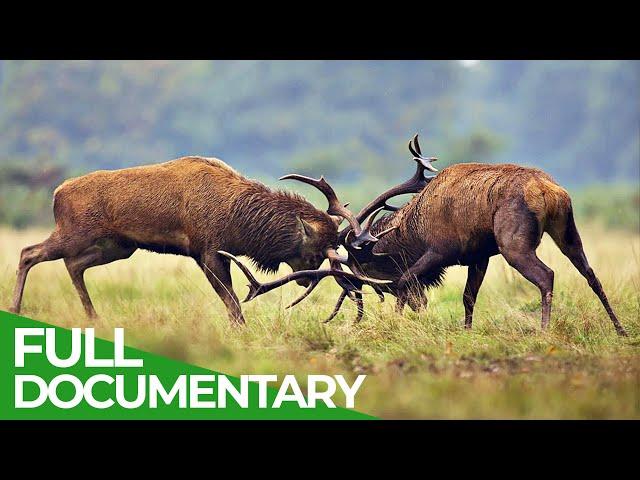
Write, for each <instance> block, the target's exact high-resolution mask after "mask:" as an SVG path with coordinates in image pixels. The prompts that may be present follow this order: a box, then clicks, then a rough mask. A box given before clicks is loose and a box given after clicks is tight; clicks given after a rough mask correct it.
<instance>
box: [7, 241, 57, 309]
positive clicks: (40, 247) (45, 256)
mask: <svg viewBox="0 0 640 480" xmlns="http://www.w3.org/2000/svg"><path fill="white" fill-rule="evenodd" d="M62 257H63V243H62V242H61V240H60V238H59V236H58V234H57V232H54V233H52V234H51V236H49V238H48V239H46V240H45V241H44V242H42V243H38V244H36V245H31V246H28V247H25V248H24V249H23V250H22V252H21V253H20V263H19V264H18V275H17V277H18V278H17V281H16V286H15V289H14V291H13V302H12V304H11V307H10V308H9V310H10V311H11V312H14V313H20V306H21V304H22V296H23V294H24V286H25V283H26V281H27V275H28V274H29V270H31V268H33V267H34V266H35V265H37V264H38V263H41V262H48V261H50V260H57V259H59V258H62Z"/></svg>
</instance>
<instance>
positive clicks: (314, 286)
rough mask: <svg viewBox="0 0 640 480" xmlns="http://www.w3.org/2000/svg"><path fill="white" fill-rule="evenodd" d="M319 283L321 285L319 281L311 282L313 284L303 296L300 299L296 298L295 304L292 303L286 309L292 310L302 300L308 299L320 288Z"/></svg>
mask: <svg viewBox="0 0 640 480" xmlns="http://www.w3.org/2000/svg"><path fill="white" fill-rule="evenodd" d="M319 283H320V282H319V281H318V282H311V284H310V285H309V286H308V287H307V289H306V290H305V292H304V293H303V294H302V295H300V296H299V297H298V298H296V299H295V300H294V301H293V302H291V303H290V304H289V305H287V306H286V307H284V308H291V307H294V306H296V305H297V304H299V303H300V302H301V301H302V300H304V299H305V298H307V297H308V296H309V294H310V293H311V292H313V290H314V289H315V288H316V287H317V286H318V284H319Z"/></svg>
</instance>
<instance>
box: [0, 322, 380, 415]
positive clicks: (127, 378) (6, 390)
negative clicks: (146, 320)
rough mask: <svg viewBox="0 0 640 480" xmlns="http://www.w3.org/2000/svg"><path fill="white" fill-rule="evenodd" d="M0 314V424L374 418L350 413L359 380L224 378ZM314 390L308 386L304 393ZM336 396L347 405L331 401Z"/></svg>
mask: <svg viewBox="0 0 640 480" xmlns="http://www.w3.org/2000/svg"><path fill="white" fill-rule="evenodd" d="M124 335H125V332H124V330H122V329H115V331H114V341H113V342H111V341H107V340H103V339H99V338H95V337H94V335H93V329H79V328H77V329H75V328H74V329H71V330H69V329H65V328H61V327H56V326H53V325H49V324H46V323H43V322H39V321H35V320H31V319H28V318H25V317H21V316H18V315H13V314H11V313H8V312H1V311H0V419H33V420H48V419H65V420H67V419H105V420H109V419H156V420H163V419H167V420H169V419H182V420H189V419H194V420H195V419H201V420H205V419H212V420H213V419H239V420H243V419H247V420H249V419H273V420H275V419H317V420H322V419H327V420H328V419H332V420H336V419H344V420H347V419H349V420H356V419H373V418H374V417H371V416H369V415H365V414H362V413H359V412H357V411H355V410H353V409H352V405H349V402H350V401H351V403H354V400H355V399H356V398H357V391H358V389H359V388H360V387H361V386H362V384H363V383H364V380H365V376H364V375H361V376H359V377H358V378H356V379H355V380H354V381H348V380H347V379H344V378H343V377H342V376H341V375H334V376H329V375H309V376H308V377H307V392H306V395H303V392H302V389H301V387H300V386H299V385H298V382H297V380H296V378H295V377H294V376H293V375H286V376H282V377H280V378H279V377H277V376H276V375H241V376H240V377H233V376H229V375H225V374H221V373H218V372H214V371H211V370H208V369H205V368H202V367H197V366H195V365H189V364H187V363H183V362H179V361H175V360H172V359H169V358H165V357H162V356H159V355H155V354H153V353H149V352H144V351H141V350H138V349H135V348H131V347H127V346H125V345H124V342H125V337H124ZM312 387H313V388H312ZM338 389H341V390H342V392H343V393H344V397H345V398H346V399H347V405H346V406H347V407H351V408H342V407H338V406H335V404H334V403H333V401H332V400H331V396H332V394H333V393H335V391H336V390H338Z"/></svg>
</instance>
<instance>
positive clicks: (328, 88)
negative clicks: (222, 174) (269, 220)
mask: <svg viewBox="0 0 640 480" xmlns="http://www.w3.org/2000/svg"><path fill="white" fill-rule="evenodd" d="M416 132H418V133H420V135H421V144H422V149H423V153H425V154H428V155H436V156H438V157H439V159H440V160H439V162H438V163H437V164H436V166H437V167H439V168H443V167H444V166H446V165H449V164H452V163H458V162H492V163H497V162H510V163H518V164H521V165H529V166H536V167H540V168H543V169H544V170H546V171H547V172H548V173H550V174H551V175H552V176H554V177H555V178H556V180H558V181H559V182H560V183H562V184H563V185H564V186H565V187H567V188H568V189H569V190H570V192H571V193H572V195H573V197H574V201H575V205H576V209H577V214H578V216H579V217H582V218H587V219H591V220H594V221H598V222H602V223H604V224H605V225H606V226H608V227H619V228H625V229H634V230H638V229H639V228H640V224H639V222H640V220H639V219H638V217H639V211H640V191H639V189H640V62H638V61H484V60H483V61H0V224H8V225H11V226H14V227H18V228H22V227H26V226H30V225H36V224H41V225H50V224H52V223H53V216H52V213H51V193H52V191H53V189H54V188H55V187H56V186H57V185H58V184H59V183H60V182H61V181H62V180H63V179H65V178H68V177H70V176H77V175H79V174H82V173H86V172H89V171H92V170H96V169H114V168H121V167H127V166H133V165H140V164H147V163H157V162H163V161H166V160H170V159H173V158H176V157H180V156H185V155H205V156H215V157H218V158H221V159H222V160H224V161H225V162H227V163H228V164H230V165H231V166H233V167H234V168H236V169H238V170H239V171H240V172H242V173H243V174H245V175H248V176H251V177H254V178H258V179H260V180H263V181H265V182H267V183H268V184H270V185H274V186H275V185H277V186H279V187H281V188H291V189H294V188H298V185H295V184H286V185H285V184H281V185H278V182H277V181H276V179H277V178H278V177H279V176H281V175H283V174H285V173H289V172H293V171H295V172H298V173H304V174H309V175H313V176H320V175H321V174H324V175H325V176H326V177H327V178H328V180H329V181H330V182H331V183H332V184H335V185H336V186H337V188H339V191H340V192H344V193H343V194H342V195H341V198H345V201H347V200H348V201H350V202H352V204H354V205H355V206H359V205H362V204H363V203H365V202H366V200H367V199H368V197H370V196H372V195H374V194H375V192H377V191H379V190H382V189H384V188H386V187H388V186H389V185H391V184H392V183H394V182H397V181H398V180H401V179H404V178H407V177H408V176H409V175H411V173H412V172H413V170H414V164H413V162H412V161H411V159H410V156H409V154H408V151H407V148H406V144H407V142H408V140H409V138H410V137H411V136H412V135H413V134H414V133H416ZM302 188H303V189H304V187H302ZM304 193H305V194H306V195H307V196H308V197H309V198H310V199H311V200H318V201H319V202H320V203H319V205H324V204H323V203H321V202H322V201H321V200H320V198H319V197H316V196H315V195H314V193H313V192H311V191H309V190H304Z"/></svg>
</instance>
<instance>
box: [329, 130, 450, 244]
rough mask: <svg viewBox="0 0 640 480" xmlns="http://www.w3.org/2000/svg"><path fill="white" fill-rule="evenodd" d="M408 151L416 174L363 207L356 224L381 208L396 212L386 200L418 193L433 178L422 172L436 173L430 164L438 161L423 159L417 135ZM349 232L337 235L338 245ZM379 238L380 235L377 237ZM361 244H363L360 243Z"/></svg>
mask: <svg viewBox="0 0 640 480" xmlns="http://www.w3.org/2000/svg"><path fill="white" fill-rule="evenodd" d="M409 151H410V152H411V155H413V160H415V161H416V163H417V164H418V165H417V168H416V173H415V174H414V175H413V176H412V177H411V178H410V179H409V180H407V181H406V182H403V183H401V184H400V185H396V186H395V187H393V188H390V189H389V190H387V191H386V192H383V193H381V194H380V195H378V196H377V197H376V198H375V199H373V200H372V201H371V202H369V204H367V206H365V207H364V208H363V209H362V210H360V212H358V214H357V215H356V220H357V221H358V222H362V221H363V220H364V219H365V218H367V217H368V216H369V215H371V214H372V213H374V212H375V211H376V210H377V209H379V208H382V209H383V210H387V211H395V210H398V208H397V207H393V206H391V205H388V204H387V200H389V199H391V198H393V197H397V196H398V195H404V194H406V193H418V192H420V191H422V189H423V188H424V187H426V186H427V184H428V183H429V182H430V181H431V179H432V178H434V177H425V175H424V171H425V170H429V171H431V172H437V170H436V168H435V167H433V165H431V162H435V161H436V160H438V159H437V158H436V157H424V156H423V155H422V152H421V150H420V143H419V142H418V134H417V133H416V134H415V135H414V136H413V138H412V139H411V140H410V141H409ZM350 231H351V227H350V226H348V227H345V228H344V229H343V230H342V231H340V233H339V234H338V240H339V241H340V243H344V242H345V240H346V238H347V235H348V234H349V232H350ZM377 237H378V238H380V235H377ZM361 243H363V242H361Z"/></svg>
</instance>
